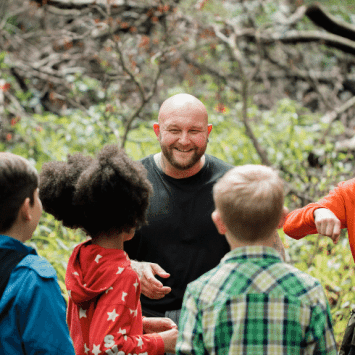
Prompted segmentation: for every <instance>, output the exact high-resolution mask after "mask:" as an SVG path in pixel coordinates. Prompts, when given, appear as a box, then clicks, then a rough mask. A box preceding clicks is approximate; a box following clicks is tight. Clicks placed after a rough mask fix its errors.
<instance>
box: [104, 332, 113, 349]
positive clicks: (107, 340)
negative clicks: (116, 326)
mask: <svg viewBox="0 0 355 355" xmlns="http://www.w3.org/2000/svg"><path fill="white" fill-rule="evenodd" d="M104 342H105V347H106V348H112V347H113V346H114V345H115V338H114V336H113V335H111V334H108V335H106V336H105V338H104Z"/></svg>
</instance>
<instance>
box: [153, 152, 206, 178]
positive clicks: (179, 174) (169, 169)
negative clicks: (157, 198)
mask: <svg viewBox="0 0 355 355" xmlns="http://www.w3.org/2000/svg"><path fill="white" fill-rule="evenodd" d="M154 161H155V163H156V164H157V166H158V167H159V168H160V169H161V170H162V171H163V173H164V174H166V175H168V176H170V177H172V178H174V179H185V178H188V177H190V176H193V175H196V174H197V173H198V172H199V171H200V170H201V169H202V168H203V166H204V164H205V161H206V157H205V155H203V156H202V157H201V159H200V160H199V161H198V162H197V163H196V164H195V165H194V166H192V167H191V168H189V169H186V170H180V169H176V168H175V167H173V166H172V165H171V164H170V163H169V162H168V161H167V160H166V159H165V158H164V156H163V154H162V153H161V152H160V153H157V154H155V155H154Z"/></svg>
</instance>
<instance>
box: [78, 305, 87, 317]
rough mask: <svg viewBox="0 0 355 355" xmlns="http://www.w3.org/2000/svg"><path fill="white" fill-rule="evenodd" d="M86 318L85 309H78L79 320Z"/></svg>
mask: <svg viewBox="0 0 355 355" xmlns="http://www.w3.org/2000/svg"><path fill="white" fill-rule="evenodd" d="M83 317H84V318H86V309H82V308H81V307H80V310H79V318H80V319H81V318H83Z"/></svg>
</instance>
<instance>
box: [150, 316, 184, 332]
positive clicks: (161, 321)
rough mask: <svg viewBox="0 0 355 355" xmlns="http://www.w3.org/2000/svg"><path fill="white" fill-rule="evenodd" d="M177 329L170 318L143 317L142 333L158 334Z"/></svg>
mask: <svg viewBox="0 0 355 355" xmlns="http://www.w3.org/2000/svg"><path fill="white" fill-rule="evenodd" d="M173 328H177V325H176V324H175V323H174V322H173V321H172V320H171V319H170V318H159V317H145V318H143V332H144V333H145V334H147V333H159V332H164V331H165V330H169V329H173Z"/></svg>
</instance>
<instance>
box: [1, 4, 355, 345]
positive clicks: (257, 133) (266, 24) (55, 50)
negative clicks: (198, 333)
mask: <svg viewBox="0 0 355 355" xmlns="http://www.w3.org/2000/svg"><path fill="white" fill-rule="evenodd" d="M354 56H355V4H354V2H353V0H347V1H341V2H340V1H338V0H329V1H325V0H324V1H321V2H318V3H315V2H313V1H306V0H304V1H302V0H288V1H286V0H280V1H276V0H248V1H243V0H166V1H165V0H164V1H160V0H145V1H141V0H111V1H110V0H95V1H94V0H48V1H45V0H36V1H23V0H21V1H20V0H12V1H7V0H0V151H11V152H13V153H15V154H19V155H21V156H23V157H25V158H27V159H29V160H30V161H31V162H32V163H33V164H34V165H35V166H36V168H37V169H38V170H39V171H40V170H41V166H42V164H43V163H44V162H47V161H52V160H65V159H66V157H67V154H74V153H76V152H82V153H84V154H88V155H94V154H95V153H96V152H97V151H99V150H100V149H101V148H102V147H103V146H104V145H105V144H109V143H111V144H112V143H113V144H118V145H119V146H120V147H122V148H124V149H125V150H126V152H127V154H128V155H129V156H130V157H132V158H133V159H135V160H137V159H140V158H142V157H144V156H146V155H148V154H151V153H155V152H158V151H159V144H158V141H157V140H156V137H155V135H154V133H153V130H152V123H153V122H154V121H156V119H157V114H158V110H159V106H160V105H161V103H162V102H163V101H164V100H165V99H166V98H167V97H169V96H171V95H173V94H177V93H181V92H187V93H190V94H192V95H194V96H197V97H198V98H199V99H201V100H202V101H203V102H204V104H205V105H206V107H207V109H208V112H209V119H210V122H211V123H212V124H213V130H212V133H211V136H210V142H209V145H208V149H207V153H209V154H212V155H214V156H216V157H218V158H221V159H222V160H224V161H226V162H229V163H231V164H233V165H242V164H260V163H261V164H265V165H269V166H273V167H274V168H276V169H278V170H279V171H280V175H281V176H282V177H283V179H284V180H285V183H286V184H285V189H286V205H287V206H288V207H289V208H290V210H293V209H295V208H298V207H302V206H304V205H305V204H307V203H309V202H313V201H316V200H317V199H319V198H320V197H322V196H324V195H325V194H326V193H327V192H328V191H329V190H330V189H332V188H333V187H334V186H336V184H337V183H338V182H340V181H343V180H347V179H350V178H352V177H353V176H354V174H353V171H354V151H355V119H354V113H355V61H354V58H355V57H354ZM118 203H119V201H118ZM279 233H280V235H281V238H282V240H283V242H284V244H285V247H286V250H287V252H288V255H289V258H290V263H292V264H293V265H295V266H296V267H298V268H300V269H301V270H304V271H306V272H308V273H309V274H311V275H313V276H315V277H316V278H318V279H319V280H320V281H321V283H322V285H323V286H324V288H325V290H326V294H327V297H328V300H329V303H330V306H331V312H332V317H333V323H334V329H335V334H336V339H337V342H338V344H339V342H340V341H341V338H342V332H343V331H344V329H345V326H346V323H347V320H348V317H349V314H350V310H351V309H352V308H355V283H354V270H355V268H354V261H353V259H352V257H351V253H350V249H349V243H348V239H347V232H346V230H344V231H342V236H341V240H340V242H339V243H338V244H337V245H334V244H333V243H332V242H331V240H330V239H327V238H325V237H319V236H317V235H315V236H309V237H306V238H304V239H303V240H300V241H295V240H293V239H291V238H289V237H287V236H285V235H284V233H283V232H282V230H280V231H279ZM84 239H85V235H84V234H83V233H82V232H80V231H78V230H76V231H73V230H69V229H66V228H64V227H63V226H62V225H61V223H60V222H57V221H55V220H54V219H53V217H52V216H50V215H47V214H44V215H43V217H42V218H41V221H40V224H39V227H38V228H37V230H36V232H35V234H34V237H33V239H32V240H31V241H30V242H29V244H30V245H31V246H33V247H35V248H36V249H37V251H38V252H39V254H40V255H42V256H44V257H45V258H47V259H48V260H49V261H50V262H51V263H52V265H53V266H54V267H55V269H56V271H57V273H58V279H59V283H60V286H61V289H62V292H63V295H64V297H65V298H66V299H67V294H66V290H65V285H64V277H65V270H66V265H67V260H68V258H69V255H70V254H71V251H72V249H73V247H74V246H75V245H76V244H77V243H79V242H81V241H83V240H84Z"/></svg>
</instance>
